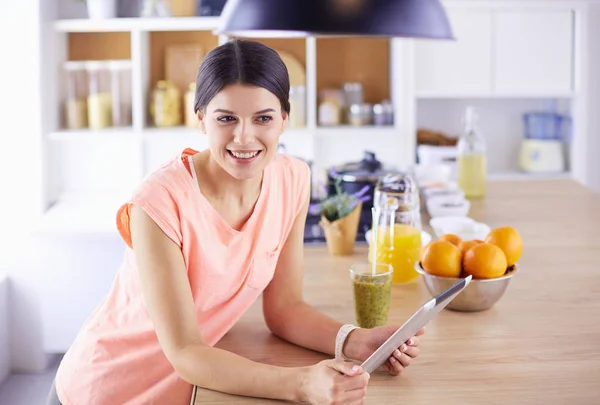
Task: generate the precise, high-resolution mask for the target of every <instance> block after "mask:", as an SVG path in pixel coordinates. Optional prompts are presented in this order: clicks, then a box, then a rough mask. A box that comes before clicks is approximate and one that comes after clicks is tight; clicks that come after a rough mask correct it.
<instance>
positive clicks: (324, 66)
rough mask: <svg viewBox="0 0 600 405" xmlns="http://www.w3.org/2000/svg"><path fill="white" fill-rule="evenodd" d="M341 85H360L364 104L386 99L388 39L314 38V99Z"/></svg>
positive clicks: (387, 89)
mask: <svg viewBox="0 0 600 405" xmlns="http://www.w3.org/2000/svg"><path fill="white" fill-rule="evenodd" d="M345 82H361V83H362V85H363V96H364V101H365V102H367V103H372V104H375V103H379V102H381V101H382V100H384V99H390V40H389V39H383V38H317V96H318V95H319V92H320V91H321V90H323V89H329V88H336V89H337V88H341V87H342V86H343V84H344V83H345Z"/></svg>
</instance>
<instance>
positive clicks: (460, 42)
mask: <svg viewBox="0 0 600 405" xmlns="http://www.w3.org/2000/svg"><path fill="white" fill-rule="evenodd" d="M447 12H448V15H449V18H450V23H451V25H452V28H453V30H454V34H455V37H456V41H454V42H447V41H439V40H438V41H424V40H419V41H416V45H415V67H416V73H415V74H416V92H417V96H419V97H425V98H427V97H469V96H484V97H485V96H500V97H501V96H508V97H511V96H517V97H521V96H531V97H536V96H555V95H556V96H561V95H569V94H570V93H571V92H572V91H573V75H574V64H573V61H574V48H575V47H574V39H575V38H574V34H573V32H574V12H573V10H571V9H568V8H564V9H560V8H555V9H546V8H543V7H527V6H523V7H522V8H510V9H503V8H492V7H487V8H477V9H472V8H465V7H456V8H452V7H448V8H447Z"/></svg>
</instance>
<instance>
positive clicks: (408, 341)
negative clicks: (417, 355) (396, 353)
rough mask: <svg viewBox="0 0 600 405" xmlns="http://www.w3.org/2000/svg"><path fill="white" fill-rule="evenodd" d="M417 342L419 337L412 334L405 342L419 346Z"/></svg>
mask: <svg viewBox="0 0 600 405" xmlns="http://www.w3.org/2000/svg"><path fill="white" fill-rule="evenodd" d="M419 343H420V339H419V338H418V337H416V336H413V337H411V338H410V339H408V340H407V341H406V343H405V344H406V345H408V346H419Z"/></svg>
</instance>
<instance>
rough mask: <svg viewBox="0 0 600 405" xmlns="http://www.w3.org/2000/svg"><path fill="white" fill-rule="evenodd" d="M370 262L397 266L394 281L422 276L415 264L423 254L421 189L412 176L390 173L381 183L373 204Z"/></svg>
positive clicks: (402, 281) (400, 281) (405, 280)
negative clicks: (374, 261)
mask: <svg viewBox="0 0 600 405" xmlns="http://www.w3.org/2000/svg"><path fill="white" fill-rule="evenodd" d="M371 238H372V240H371V243H370V248H369V261H370V262H373V260H376V261H377V263H384V264H389V265H391V266H392V267H393V268H394V271H393V275H392V283H406V282H409V281H412V280H414V279H415V278H417V277H418V276H419V273H417V271H416V270H415V264H416V263H417V262H418V260H419V256H420V254H421V212H420V204H419V192H418V189H417V187H416V184H415V182H414V181H413V180H412V178H411V177H410V176H409V175H403V174H390V175H386V176H384V177H383V178H382V179H381V180H380V181H379V182H378V184H377V187H376V189H375V195H374V204H373V229H372V230H371Z"/></svg>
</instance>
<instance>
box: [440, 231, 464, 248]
mask: <svg viewBox="0 0 600 405" xmlns="http://www.w3.org/2000/svg"><path fill="white" fill-rule="evenodd" d="M439 240H443V241H446V242H450V243H452V244H453V245H456V246H458V244H459V243H460V242H462V239H461V238H460V236H458V235H455V234H453V233H447V234H445V235H442V236H441V237H440V239H439Z"/></svg>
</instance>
